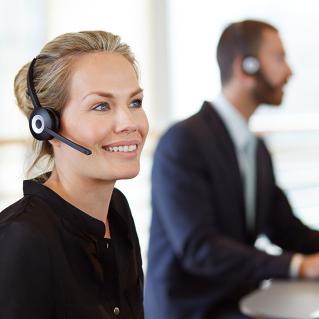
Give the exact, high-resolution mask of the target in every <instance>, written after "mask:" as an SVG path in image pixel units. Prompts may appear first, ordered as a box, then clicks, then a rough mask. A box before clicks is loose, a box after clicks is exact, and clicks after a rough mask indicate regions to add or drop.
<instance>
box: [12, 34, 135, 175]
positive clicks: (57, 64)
mask: <svg viewBox="0 0 319 319" xmlns="http://www.w3.org/2000/svg"><path fill="white" fill-rule="evenodd" d="M104 51H105V52H109V53H119V54H121V55H123V56H124V57H125V58H126V59H127V60H128V61H130V62H131V64H132V66H133V68H134V70H135V72H136V75H137V77H139V70H138V65H137V61H136V60H135V57H134V54H133V53H132V51H131V49H130V47H129V46H128V45H127V44H125V43H122V42H121V38H120V37H119V36H117V35H114V34H112V33H110V32H105V31H82V32H74V33H65V34H62V35H60V36H58V37H56V38H55V39H53V40H52V41H50V42H48V43H47V44H46V45H45V46H44V47H43V49H42V50H41V52H40V55H39V58H38V59H37V62H36V64H35V66H34V69H33V81H34V87H35V91H36V93H37V96H38V99H39V101H40V104H41V106H42V107H50V108H53V109H54V110H55V111H57V112H60V111H61V110H62V109H63V107H64V106H65V104H66V102H67V100H68V88H69V85H68V84H69V79H70V74H71V71H72V70H71V68H72V63H73V62H74V59H75V58H76V57H78V56H80V55H83V54H89V53H94V52H104ZM30 63H31V62H29V63H27V64H25V65H24V66H23V67H22V68H21V69H20V71H19V72H18V73H17V75H16V77H15V80H14V93H15V97H16V101H17V104H18V106H19V108H20V109H21V111H22V112H23V113H24V114H25V115H26V116H27V117H28V118H29V117H30V115H31V113H32V111H33V110H34V107H33V105H32V102H31V99H30V98H29V96H28V95H27V73H28V69H29V66H30ZM33 153H34V159H33V161H32V163H31V165H30V167H29V169H28V171H27V174H29V173H31V171H32V170H33V169H35V167H36V166H37V164H38V162H39V161H40V162H42V160H43V161H44V160H45V159H46V160H47V163H46V165H44V167H43V168H42V171H46V170H49V169H50V168H52V164H53V162H54V159H53V148H52V146H51V144H50V143H49V142H48V141H38V140H35V139H34V141H33ZM46 178H47V177H45V178H44V180H45V179H46Z"/></svg>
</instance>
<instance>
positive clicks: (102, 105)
mask: <svg viewBox="0 0 319 319" xmlns="http://www.w3.org/2000/svg"><path fill="white" fill-rule="evenodd" d="M109 109H110V106H109V104H108V103H106V102H103V103H99V104H97V105H96V106H95V107H94V108H93V110H95V111H108V110H109Z"/></svg>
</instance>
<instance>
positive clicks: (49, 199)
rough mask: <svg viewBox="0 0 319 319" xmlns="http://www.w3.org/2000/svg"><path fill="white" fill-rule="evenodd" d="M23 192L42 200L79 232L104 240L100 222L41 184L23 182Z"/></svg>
mask: <svg viewBox="0 0 319 319" xmlns="http://www.w3.org/2000/svg"><path fill="white" fill-rule="evenodd" d="M23 192H24V195H35V196H39V197H41V198H43V199H44V200H45V201H46V203H48V205H49V206H50V208H51V209H52V211H53V212H54V214H56V215H58V216H60V217H61V218H62V219H65V220H67V221H68V222H69V224H71V225H72V226H73V227H75V228H76V229H78V230H79V231H81V232H84V233H86V234H89V235H93V236H94V237H96V238H101V237H102V238H104V235H105V225H104V223H103V222H102V221H100V220H98V219H96V218H94V217H92V216H90V215H88V214H87V213H85V212H83V211H81V210H80V209H78V208H76V207H75V206H73V205H72V204H70V203H69V202H67V201H65V200H64V199H63V198H62V197H60V196H59V195H58V194H57V193H55V192H54V191H53V190H51V189H50V188H48V187H46V186H44V185H43V184H41V183H39V182H37V181H35V180H25V181H24V182H23ZM109 213H110V211H109Z"/></svg>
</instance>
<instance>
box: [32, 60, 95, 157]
mask: <svg viewBox="0 0 319 319" xmlns="http://www.w3.org/2000/svg"><path fill="white" fill-rule="evenodd" d="M39 57H40V56H37V57H35V58H34V59H33V60H32V62H31V64H30V66H29V69H28V74H27V87H28V92H27V93H28V95H29V97H30V98H31V101H32V105H33V107H34V110H33V111H32V113H31V115H30V118H29V128H30V131H31V134H32V135H33V137H34V138H35V139H37V140H39V141H47V140H51V139H52V138H56V139H58V140H60V141H61V142H63V143H65V144H67V145H69V146H71V147H72V148H74V149H76V150H77V151H79V152H81V153H83V154H85V155H91V154H92V152H91V151H90V150H89V149H87V148H86V147H84V146H81V145H79V144H76V143H74V142H72V141H71V140H69V139H67V138H66V137H64V136H62V135H60V134H58V131H59V129H60V115H59V113H58V112H57V111H55V110H54V109H53V108H51V107H42V106H41V104H40V102H39V99H38V96H37V94H36V92H35V88H34V82H33V69H34V65H35V63H36V61H37V59H39Z"/></svg>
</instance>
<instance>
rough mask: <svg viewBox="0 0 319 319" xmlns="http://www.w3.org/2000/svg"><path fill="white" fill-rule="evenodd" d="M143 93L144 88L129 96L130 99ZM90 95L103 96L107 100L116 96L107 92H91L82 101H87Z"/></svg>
mask: <svg viewBox="0 0 319 319" xmlns="http://www.w3.org/2000/svg"><path fill="white" fill-rule="evenodd" d="M142 92H143V89H142V88H138V89H136V90H134V91H133V92H132V93H131V94H130V95H129V96H130V97H133V96H135V95H137V94H139V93H142ZM89 95H99V96H102V97H106V98H111V99H112V98H113V99H114V98H115V95H114V94H112V93H107V92H103V91H93V92H90V93H88V94H87V95H85V96H84V97H83V98H82V101H83V100H84V99H86V98H87V97H88V96H89Z"/></svg>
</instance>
